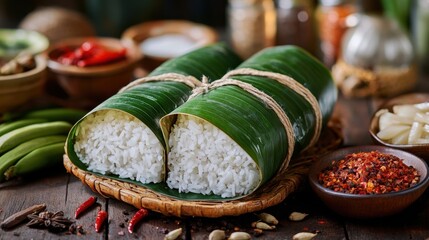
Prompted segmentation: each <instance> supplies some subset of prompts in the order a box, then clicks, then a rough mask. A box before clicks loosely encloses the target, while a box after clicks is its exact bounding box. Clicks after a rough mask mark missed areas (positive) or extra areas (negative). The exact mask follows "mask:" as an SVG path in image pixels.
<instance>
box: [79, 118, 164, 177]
mask: <svg viewBox="0 0 429 240" xmlns="http://www.w3.org/2000/svg"><path fill="white" fill-rule="evenodd" d="M74 150H75V152H76V153H77V156H78V157H79V159H80V160H81V161H82V162H83V163H85V164H87V166H88V170H90V171H94V172H98V173H101V174H108V173H109V174H110V173H112V174H116V175H119V177H121V178H129V179H132V180H136V181H140V182H142V183H157V182H161V181H162V180H163V169H164V158H163V156H164V149H163V146H162V145H161V143H160V141H159V140H158V138H156V136H155V134H154V133H153V132H152V131H151V130H150V129H149V128H148V127H147V126H146V125H145V124H144V123H142V122H141V121H140V120H138V119H137V118H136V117H134V116H132V115H130V114H127V113H124V112H121V111H118V110H101V111H98V112H95V113H93V114H91V115H89V116H87V117H86V118H85V119H84V120H83V121H82V123H81V124H80V125H79V128H78V131H77V136H76V142H75V144H74Z"/></svg>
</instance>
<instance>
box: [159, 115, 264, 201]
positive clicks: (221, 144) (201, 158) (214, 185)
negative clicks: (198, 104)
mask: <svg viewBox="0 0 429 240" xmlns="http://www.w3.org/2000/svg"><path fill="white" fill-rule="evenodd" d="M169 145H170V147H171V150H170V152H169V154H168V175H167V184H168V186H169V187H170V188H174V189H178V191H179V192H193V193H201V194H216V195H220V196H221V197H224V198H226V197H236V196H240V195H244V194H247V193H249V192H251V191H252V190H254V189H255V188H256V187H257V185H258V183H259V182H260V175H259V171H258V168H257V166H256V163H255V162H254V161H253V160H252V159H251V158H250V156H249V155H248V154H247V153H246V152H245V151H244V150H243V149H242V148H241V147H240V146H239V145H238V144H237V143H236V142H234V141H233V140H232V139H231V138H230V137H229V136H227V135H226V134H225V133H224V132H222V131H221V130H219V129H218V128H216V127H215V126H213V125H212V124H210V123H208V122H207V121H205V120H202V119H199V118H196V117H192V116H186V115H179V116H178V118H177V122H176V123H175V125H173V127H172V130H171V133H170V138H169Z"/></svg>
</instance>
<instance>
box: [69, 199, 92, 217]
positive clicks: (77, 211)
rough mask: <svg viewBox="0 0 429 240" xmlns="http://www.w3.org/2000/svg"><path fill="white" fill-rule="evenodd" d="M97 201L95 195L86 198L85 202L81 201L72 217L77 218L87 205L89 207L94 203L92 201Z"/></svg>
mask: <svg viewBox="0 0 429 240" xmlns="http://www.w3.org/2000/svg"><path fill="white" fill-rule="evenodd" d="M96 201H97V198H96V197H90V198H88V200H86V201H85V202H83V203H82V204H81V205H80V206H79V207H78V208H77V209H76V211H75V213H74V218H76V219H77V218H78V217H79V216H80V214H81V213H83V212H84V211H85V210H86V209H88V208H89V207H91V206H92V205H94V203H95V202H96Z"/></svg>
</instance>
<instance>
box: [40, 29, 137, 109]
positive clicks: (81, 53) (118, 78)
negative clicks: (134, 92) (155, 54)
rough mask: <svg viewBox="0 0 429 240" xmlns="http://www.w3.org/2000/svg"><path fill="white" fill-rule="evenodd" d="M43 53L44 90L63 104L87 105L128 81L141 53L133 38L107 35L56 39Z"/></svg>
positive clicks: (131, 77) (106, 96)
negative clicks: (45, 63) (45, 88)
mask: <svg viewBox="0 0 429 240" xmlns="http://www.w3.org/2000/svg"><path fill="white" fill-rule="evenodd" d="M46 55H47V62H48V63H47V66H48V71H49V73H50V75H49V80H50V81H48V85H49V86H48V87H50V89H49V88H48V94H50V95H53V96H54V97H56V99H57V100H58V99H59V100H60V101H62V102H63V103H64V105H72V106H74V107H80V108H88V109H90V108H92V107H94V106H96V105H97V104H99V103H100V102H102V101H104V100H105V99H107V98H109V97H110V96H112V95H114V94H115V93H117V92H118V90H119V89H121V88H122V87H123V86H125V85H127V84H128V83H129V82H130V81H132V80H133V79H134V70H135V68H136V67H137V65H138V61H139V60H140V59H141V57H142V54H141V52H140V51H139V50H138V49H137V46H136V45H135V44H134V43H133V42H131V41H126V40H120V39H116V38H107V37H87V38H69V39H64V40H60V41H58V42H56V43H55V44H53V45H52V46H51V47H50V48H49V49H48V51H47V53H46ZM59 103H60V104H61V102H59Z"/></svg>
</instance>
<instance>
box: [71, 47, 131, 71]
mask: <svg viewBox="0 0 429 240" xmlns="http://www.w3.org/2000/svg"><path fill="white" fill-rule="evenodd" d="M126 54H127V50H126V49H125V48H122V49H121V50H119V51H109V50H99V51H96V52H95V53H94V55H92V56H91V57H89V58H86V59H82V60H79V61H78V62H77V66H79V67H88V66H94V65H101V64H106V63H110V62H114V61H118V60H121V59H124V58H125V57H126Z"/></svg>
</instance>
